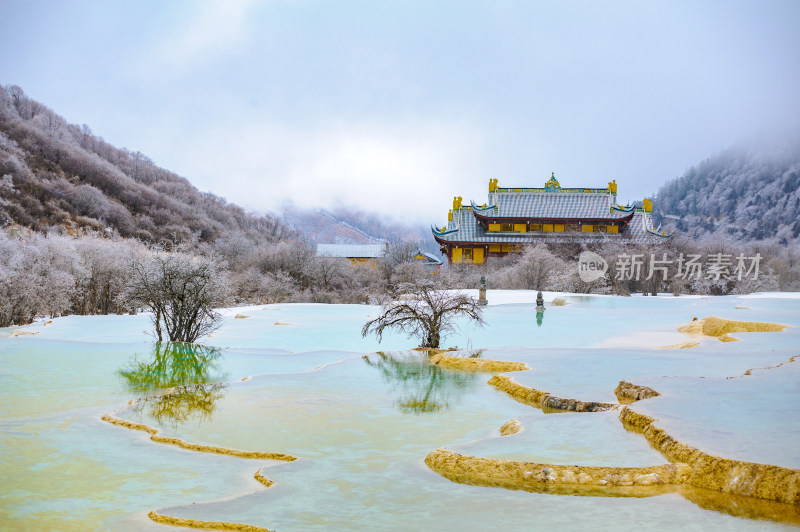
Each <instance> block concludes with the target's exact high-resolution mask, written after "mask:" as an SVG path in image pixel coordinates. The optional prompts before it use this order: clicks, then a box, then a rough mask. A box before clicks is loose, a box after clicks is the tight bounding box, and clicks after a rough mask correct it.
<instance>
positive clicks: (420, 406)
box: [364, 352, 477, 414]
mask: <svg viewBox="0 0 800 532" xmlns="http://www.w3.org/2000/svg"><path fill="white" fill-rule="evenodd" d="M364 361H365V362H366V363H367V364H369V365H370V366H372V367H373V368H377V369H378V370H380V372H381V374H382V375H383V378H384V380H385V381H386V382H388V383H390V384H393V385H394V386H393V387H392V388H393V390H395V389H398V388H399V389H400V392H401V394H400V400H398V401H397V402H396V403H395V404H396V405H397V406H398V407H400V409H401V410H404V411H406V412H412V413H415V414H421V413H425V412H436V411H437V410H442V409H444V408H448V407H450V406H451V405H452V404H454V403H455V402H457V401H458V400H460V398H461V396H462V395H464V394H465V393H466V392H467V391H469V389H470V388H472V386H473V385H474V383H475V379H476V377H477V376H476V375H475V374H474V373H466V372H459V371H449V370H444V369H442V368H440V367H439V366H437V365H435V364H431V363H430V362H429V361H428V360H427V357H420V356H413V355H411V356H409V355H406V356H403V355H400V354H390V353H382V352H378V353H375V354H373V355H370V356H365V357H364Z"/></svg>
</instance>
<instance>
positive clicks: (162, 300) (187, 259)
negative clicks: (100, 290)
mask: <svg viewBox="0 0 800 532" xmlns="http://www.w3.org/2000/svg"><path fill="white" fill-rule="evenodd" d="M226 295H227V285H226V284H225V282H224V281H223V279H222V277H221V275H220V273H219V268H218V266H217V264H216V263H214V262H213V261H212V260H209V259H203V258H197V257H191V256H187V255H181V254H177V253H163V254H158V255H155V256H153V257H151V258H150V259H149V260H146V261H138V260H137V261H134V262H133V263H132V264H131V267H130V280H129V284H128V287H127V289H126V291H125V296H126V297H127V298H128V300H129V301H130V303H132V304H135V305H140V306H142V307H144V308H146V309H148V310H149V311H150V312H151V315H150V319H151V321H152V322H153V330H154V332H153V335H154V336H155V337H156V338H157V339H158V341H162V340H164V339H167V340H169V341H171V342H185V343H194V342H195V341H197V339H198V338H200V337H202V336H205V335H208V334H210V333H211V332H212V331H214V330H216V329H217V328H218V327H219V326H220V325H221V323H222V316H221V315H220V314H219V313H218V312H216V311H215V310H214V307H215V306H219V305H220V304H222V303H223V302H224V301H225V298H226ZM165 337H166V338H165Z"/></svg>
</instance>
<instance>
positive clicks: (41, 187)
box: [0, 86, 292, 247]
mask: <svg viewBox="0 0 800 532" xmlns="http://www.w3.org/2000/svg"><path fill="white" fill-rule="evenodd" d="M9 225H17V226H21V227H27V228H30V229H32V230H34V231H48V232H53V231H55V232H58V233H65V234H70V235H80V234H98V233H99V234H106V235H109V236H110V235H113V234H118V235H119V236H122V237H125V238H134V239H137V240H140V241H142V242H144V243H146V244H158V245H161V246H164V247H174V246H179V245H180V246H184V247H185V246H189V247H192V246H194V245H197V244H200V243H211V242H214V241H216V240H217V239H218V238H220V237H222V236H223V235H230V234H236V235H239V236H244V237H246V238H248V239H250V240H252V241H255V242H274V241H279V240H282V239H285V238H289V237H291V236H292V231H291V230H290V229H289V228H288V227H286V225H285V224H283V223H282V222H281V221H280V220H278V219H277V218H275V217H272V216H256V215H253V214H249V213H247V212H245V211H244V209H242V208H241V207H239V206H237V205H234V204H231V203H228V202H227V201H226V200H225V199H223V198H220V197H219V196H216V195H214V194H211V193H208V192H200V191H199V190H197V188H195V187H194V186H193V185H192V184H191V183H190V182H189V181H188V180H187V179H185V178H183V177H180V176H178V175H176V174H174V173H172V172H170V171H168V170H165V169H163V168H160V167H159V166H157V165H156V164H155V163H154V162H153V161H151V160H150V159H148V158H147V156H145V155H144V154H142V153H139V152H131V151H129V150H126V149H124V148H122V149H120V148H116V147H114V146H111V145H110V144H108V143H107V142H105V141H104V140H103V139H102V138H100V137H97V136H95V135H94V134H92V132H91V130H90V129H89V127H88V126H87V125H85V124H84V125H81V126H78V125H75V124H69V123H67V122H66V121H65V120H64V119H63V118H62V117H61V116H59V115H58V114H56V113H55V112H53V111H52V110H50V109H49V108H47V107H46V106H45V105H43V104H41V103H39V102H36V101H34V100H32V99H30V98H28V97H27V96H26V95H25V93H24V92H23V91H22V89H21V88H19V87H17V86H6V87H3V86H0V227H6V226H9Z"/></svg>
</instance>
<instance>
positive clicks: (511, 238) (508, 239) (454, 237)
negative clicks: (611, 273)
mask: <svg viewBox="0 0 800 532" xmlns="http://www.w3.org/2000/svg"><path fill="white" fill-rule="evenodd" d="M630 215H631V213H626V214H625V216H630ZM432 229H433V235H434V237H435V238H436V240H437V241H439V242H452V243H469V242H474V243H479V244H531V243H536V242H543V241H546V242H572V241H575V240H580V241H583V242H585V241H587V240H592V241H601V240H623V241H625V242H635V243H649V242H655V241H660V240H661V239H663V238H667V236H665V235H661V234H658V233H657V232H655V231H654V229H653V227H652V218H651V217H650V214H649V213H646V212H642V211H635V212H633V216H632V218H631V221H630V223H628V224H627V226H626V227H625V228H624V229H623V230H622V232H621V233H618V234H614V233H582V232H577V233H544V232H538V231H537V232H528V233H517V232H488V231H486V230H485V229H484V228H483V226H482V225H480V224H479V223H478V220H477V219H476V218H475V216H474V214H473V210H472V209H471V208H461V209H459V210H458V211H457V212H455V213H453V221H451V222H449V224H448V225H447V229H446V231H444V232H442V231H440V230H438V229H436V228H432Z"/></svg>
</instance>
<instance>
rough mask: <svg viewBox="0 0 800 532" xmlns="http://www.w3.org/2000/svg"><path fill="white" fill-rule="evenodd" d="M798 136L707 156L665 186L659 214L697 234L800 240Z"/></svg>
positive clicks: (679, 229) (697, 236)
mask: <svg viewBox="0 0 800 532" xmlns="http://www.w3.org/2000/svg"><path fill="white" fill-rule="evenodd" d="M798 140H799V137H798V136H795V137H793V138H790V139H787V138H784V139H782V140H781V141H780V142H778V143H773V144H771V145H770V147H769V148H767V147H764V146H752V145H751V146H737V147H734V148H731V149H728V150H725V151H723V152H721V153H719V154H717V155H715V156H713V157H710V158H708V159H706V160H705V161H703V162H701V163H700V164H698V165H697V166H695V167H693V168H690V169H689V170H688V171H687V172H686V173H685V174H684V175H683V176H681V177H679V178H676V179H674V180H672V181H670V182H669V183H667V184H665V185H664V186H662V187H661V189H660V190H659V191H658V194H657V198H656V201H655V205H654V207H655V210H656V213H655V214H656V217H657V218H659V219H660V220H661V221H662V223H663V224H664V227H665V228H668V229H670V230H675V231H677V232H678V233H680V234H684V235H686V236H688V237H690V238H692V239H701V240H702V239H705V238H709V237H716V238H724V239H725V240H733V241H739V242H750V241H766V242H773V243H775V244H780V245H787V244H792V245H798V244H800V141H798ZM778 146H779V147H778Z"/></svg>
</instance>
